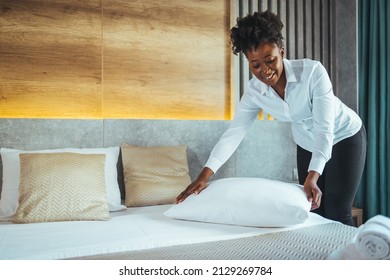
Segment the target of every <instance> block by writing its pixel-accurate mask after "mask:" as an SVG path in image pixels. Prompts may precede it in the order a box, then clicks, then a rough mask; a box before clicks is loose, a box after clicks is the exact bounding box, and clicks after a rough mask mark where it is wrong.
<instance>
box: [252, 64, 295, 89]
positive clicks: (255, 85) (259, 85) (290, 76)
mask: <svg viewBox="0 0 390 280" xmlns="http://www.w3.org/2000/svg"><path fill="white" fill-rule="evenodd" d="M283 67H284V72H285V73H286V79H287V83H294V82H296V81H297V78H296V76H295V73H294V71H293V68H292V65H291V62H290V61H289V60H288V59H286V58H283ZM249 87H250V88H252V89H254V90H256V92H258V93H260V94H262V95H265V94H266V95H271V91H270V90H269V86H268V85H266V84H264V83H263V82H262V81H260V80H259V79H257V78H256V77H253V78H252V79H251V80H250V81H249Z"/></svg>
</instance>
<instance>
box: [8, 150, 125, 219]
mask: <svg viewBox="0 0 390 280" xmlns="http://www.w3.org/2000/svg"><path fill="white" fill-rule="evenodd" d="M64 152H69V153H80V154H105V155H106V160H105V166H104V178H105V186H106V193H107V201H108V207H109V210H110V211H119V210H123V209H125V208H126V206H124V205H122V204H121V196H120V190H119V185H118V178H117V175H118V171H117V166H116V165H117V162H118V156H119V147H108V148H84V149H79V148H65V149H48V150H35V151H22V150H14V149H6V148H1V158H2V162H3V186H2V190H1V198H0V221H6V222H7V221H11V220H12V217H13V215H14V214H15V212H16V209H17V208H18V205H19V183H20V161H19V154H21V153H64Z"/></svg>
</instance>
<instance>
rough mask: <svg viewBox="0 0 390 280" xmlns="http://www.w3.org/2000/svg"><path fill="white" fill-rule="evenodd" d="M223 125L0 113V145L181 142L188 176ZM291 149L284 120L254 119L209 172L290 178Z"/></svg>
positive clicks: (220, 175)
mask: <svg viewBox="0 0 390 280" xmlns="http://www.w3.org/2000/svg"><path fill="white" fill-rule="evenodd" d="M228 125H229V121H185V120H48V119H0V147H4V148H13V149H21V150H37V149H53V148H65V147H74V148H93V147H110V146H120V145H121V143H130V144H135V145H145V146H167V145H180V144H186V145H187V146H188V152H187V154H188V161H189V169H190V175H191V178H192V179H194V178H195V177H196V176H197V174H198V173H199V171H200V170H201V169H202V167H203V165H204V164H205V162H206V160H207V158H208V156H209V153H210V151H211V149H212V148H213V146H214V145H215V143H216V142H217V141H218V139H219V137H220V136H221V135H222V133H223V132H224V131H225V130H226V129H227V127H228ZM295 152H296V151H295V144H294V143H293V140H292V135H291V132H290V125H289V124H287V123H283V122H279V121H256V122H255V123H254V125H253V126H252V128H251V129H250V131H249V132H248V134H247V136H246V137H245V138H244V140H243V142H242V143H241V145H240V146H239V147H238V149H237V151H236V152H235V153H234V155H233V156H232V157H231V158H230V159H229V161H228V162H227V163H226V164H225V165H224V166H223V167H222V168H221V169H220V170H219V171H218V172H217V173H216V174H215V175H214V178H215V179H216V178H223V177H232V176H238V177H241V176H242V177H247V176H248V177H254V176H255V177H263V178H269V179H276V180H282V181H292V170H293V169H294V168H295ZM120 163H121V161H120V159H119V165H118V169H119V171H120V172H119V178H118V180H119V183H120V185H121V187H122V190H121V191H122V195H123V181H122V180H123V177H122V174H121V164H120ZM0 170H2V168H0Z"/></svg>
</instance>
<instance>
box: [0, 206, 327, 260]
mask: <svg viewBox="0 0 390 280" xmlns="http://www.w3.org/2000/svg"><path fill="white" fill-rule="evenodd" d="M170 206H171V205H159V206H149V207H136V208H128V209H126V210H124V211H121V212H111V219H110V220H109V221H96V222H95V221H89V222H87V221H81V222H56V223H36V224H12V223H0V259H3V260H7V259H8V260H11V259H44V260H48V259H66V258H76V257H81V256H90V255H97V254H106V253H116V252H123V251H132V250H143V249H152V248H159V247H164V246H172V245H182V244H193V243H200V242H207V241H218V240H227V239H234V238H240V237H249V236H255V235H260V234H266V233H272V232H279V231H286V230H291V229H297V228H303V227H308V226H312V225H319V224H325V223H329V222H333V221H331V220H328V219H325V218H323V217H321V216H319V215H316V214H314V213H310V216H309V219H308V220H307V221H306V222H305V223H303V224H299V225H295V226H291V227H286V228H255V227H242V226H232V225H219V224H208V223H200V222H190V221H181V220H174V219H171V218H168V217H165V216H164V215H163V213H164V211H165V210H167V209H168V208H169V207H170Z"/></svg>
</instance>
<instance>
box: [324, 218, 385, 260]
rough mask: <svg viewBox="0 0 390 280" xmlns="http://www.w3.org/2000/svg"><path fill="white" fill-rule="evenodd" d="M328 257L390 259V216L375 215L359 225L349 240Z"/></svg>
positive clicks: (338, 258)
mask: <svg viewBox="0 0 390 280" xmlns="http://www.w3.org/2000/svg"><path fill="white" fill-rule="evenodd" d="M328 259H336V260H343V259H344V260H390V218H388V217H386V216H383V215H377V216H375V217H373V218H371V219H369V220H368V221H367V222H366V223H365V224H363V225H361V226H360V227H359V230H358V232H357V233H356V235H355V236H354V237H353V238H352V240H351V242H350V243H348V244H347V245H346V246H345V247H342V248H339V249H337V250H336V251H334V252H332V253H331V254H330V255H329V257H328Z"/></svg>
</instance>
